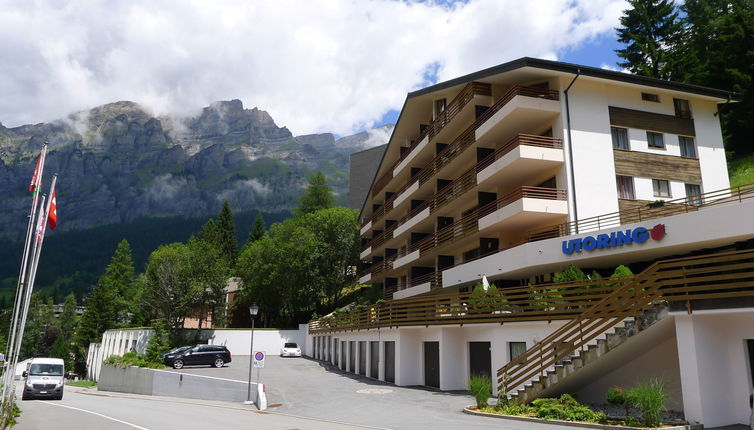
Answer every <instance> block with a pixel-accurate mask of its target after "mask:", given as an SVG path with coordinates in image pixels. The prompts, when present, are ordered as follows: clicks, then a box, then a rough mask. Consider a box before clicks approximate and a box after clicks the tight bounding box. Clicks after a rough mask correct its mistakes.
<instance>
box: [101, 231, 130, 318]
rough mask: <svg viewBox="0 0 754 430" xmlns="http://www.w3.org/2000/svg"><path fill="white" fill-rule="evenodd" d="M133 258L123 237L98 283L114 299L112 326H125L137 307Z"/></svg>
mask: <svg viewBox="0 0 754 430" xmlns="http://www.w3.org/2000/svg"><path fill="white" fill-rule="evenodd" d="M134 279H135V278H134V260H133V257H132V255H131V245H130V244H129V243H128V241H127V240H125V239H123V240H121V241H120V243H119V244H118V246H117V248H116V249H115V253H114V254H113V257H112V259H111V260H110V264H108V266H107V268H105V274H104V275H103V276H102V278H100V284H102V285H104V287H105V288H106V289H107V290H108V295H111V296H112V297H113V299H114V303H113V309H114V318H115V324H114V326H127V325H129V324H130V322H131V316H132V315H133V314H134V312H135V311H136V307H137V303H136V301H137V291H136V288H135V286H134Z"/></svg>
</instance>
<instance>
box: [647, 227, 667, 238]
mask: <svg viewBox="0 0 754 430" xmlns="http://www.w3.org/2000/svg"><path fill="white" fill-rule="evenodd" d="M649 234H650V235H651V236H652V239H653V240H660V239H662V238H663V237H665V224H657V225H656V226H654V227H652V230H650V231H649Z"/></svg>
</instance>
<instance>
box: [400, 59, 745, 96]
mask: <svg viewBox="0 0 754 430" xmlns="http://www.w3.org/2000/svg"><path fill="white" fill-rule="evenodd" d="M524 67H534V68H537V69H544V70H553V71H556V72H564V73H572V74H576V73H579V74H581V75H583V76H591V77H594V78H600V79H608V80H612V81H619V82H627V83H631V84H637V85H646V86H648V87H656V88H663V89H668V90H674V91H683V92H687V93H693V94H699V95H703V96H709V97H717V98H721V99H731V100H740V98H741V96H740V94H737V93H735V92H731V91H725V90H718V89H715V88H707V87H701V86H699V85H692V84H684V83H682V82H673V81H666V80H663V79H657V78H650V77H647V76H639V75H633V74H630V73H623V72H616V71H613V70H605V69H600V68H598V67H591V66H580V65H578V64H571V63H563V62H560V61H550V60H541V59H538V58H530V57H523V58H519V59H518V60H513V61H509V62H507V63H503V64H500V65H497V66H493V67H490V68H488V69H484V70H480V71H478V72H474V73H470V74H468V75H465V76H461V77H459V78H455V79H451V80H449V81H445V82H440V83H439V84H435V85H432V86H430V87H426V88H422V89H420V90H417V91H414V92H411V93H408V97H407V98H412V97H418V96H421V95H424V94H428V93H431V92H434V91H438V90H442V89H445V88H450V87H453V86H456V85H459V84H465V83H467V82H471V81H475V80H478V79H482V78H486V77H488V76H493V75H497V74H499V73H505V72H510V71H513V70H516V69H521V68H524Z"/></svg>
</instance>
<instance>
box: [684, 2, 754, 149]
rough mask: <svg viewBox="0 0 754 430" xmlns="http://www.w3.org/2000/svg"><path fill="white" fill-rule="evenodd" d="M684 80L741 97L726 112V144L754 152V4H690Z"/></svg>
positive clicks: (686, 9)
mask: <svg viewBox="0 0 754 430" xmlns="http://www.w3.org/2000/svg"><path fill="white" fill-rule="evenodd" d="M681 10H682V11H683V12H684V15H685V16H684V18H683V22H684V24H685V28H686V31H685V34H684V42H683V46H682V49H679V50H678V51H677V55H678V56H679V57H680V60H679V62H680V65H679V73H680V74H681V78H680V80H682V81H684V82H688V83H692V84H696V85H703V86H707V87H712V88H720V89H724V90H729V91H735V92H737V93H738V95H739V97H740V98H741V100H740V101H739V102H737V103H731V104H728V105H725V106H722V107H721V108H720V113H721V115H720V120H721V123H722V128H723V136H724V139H725V146H726V149H727V150H728V151H731V152H735V153H736V154H737V155H738V154H749V153H752V152H754V145H752V144H751V136H752V135H754V2H752V1H751V0H686V1H685V2H684V4H683V5H682V6H681Z"/></svg>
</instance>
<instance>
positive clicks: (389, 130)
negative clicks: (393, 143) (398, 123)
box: [364, 126, 395, 148]
mask: <svg viewBox="0 0 754 430" xmlns="http://www.w3.org/2000/svg"><path fill="white" fill-rule="evenodd" d="M393 128H395V127H393V126H383V127H378V128H373V129H370V130H367V135H368V138H367V140H366V141H365V142H364V148H372V147H375V146H379V145H384V144H386V143H387V142H388V140H390V135H391V134H393Z"/></svg>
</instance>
